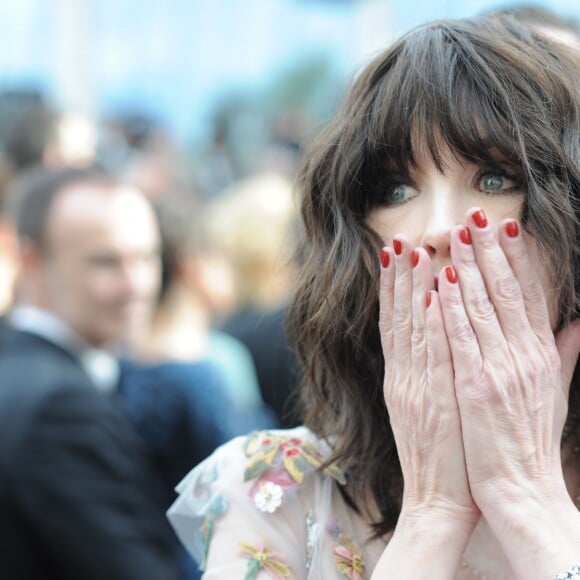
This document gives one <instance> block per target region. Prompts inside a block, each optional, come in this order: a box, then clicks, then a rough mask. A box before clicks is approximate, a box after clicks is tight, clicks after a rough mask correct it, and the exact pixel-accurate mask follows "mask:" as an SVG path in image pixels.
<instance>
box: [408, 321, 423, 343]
mask: <svg viewBox="0 0 580 580" xmlns="http://www.w3.org/2000/svg"><path fill="white" fill-rule="evenodd" d="M424 344H425V327H424V326H423V325H415V326H414V327H413V332H412V334H411V345H412V346H414V347H422V346H423V345H424Z"/></svg>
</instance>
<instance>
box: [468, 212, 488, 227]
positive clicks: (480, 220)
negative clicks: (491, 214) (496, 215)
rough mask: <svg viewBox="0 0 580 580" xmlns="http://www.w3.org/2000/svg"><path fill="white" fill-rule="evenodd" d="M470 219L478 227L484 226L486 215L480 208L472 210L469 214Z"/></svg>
mask: <svg viewBox="0 0 580 580" xmlns="http://www.w3.org/2000/svg"><path fill="white" fill-rule="evenodd" d="M471 219H472V220H473V223H474V224H475V225H476V226H477V227H478V228H484V227H485V226H486V225H487V217H486V215H485V213H484V211H483V210H482V209H478V210H477V211H474V212H473V213H472V214H471Z"/></svg>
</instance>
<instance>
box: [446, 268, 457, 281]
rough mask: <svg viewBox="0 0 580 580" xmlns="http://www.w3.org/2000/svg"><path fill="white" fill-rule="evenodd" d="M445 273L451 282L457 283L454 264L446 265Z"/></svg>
mask: <svg viewBox="0 0 580 580" xmlns="http://www.w3.org/2000/svg"><path fill="white" fill-rule="evenodd" d="M445 275H446V276H447V280H449V282H451V284H455V283H457V272H456V271H455V268H454V267H453V266H445Z"/></svg>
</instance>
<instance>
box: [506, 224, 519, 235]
mask: <svg viewBox="0 0 580 580" xmlns="http://www.w3.org/2000/svg"><path fill="white" fill-rule="evenodd" d="M505 233H506V234H507V235H508V236H509V237H510V238H517V237H518V234H519V233H520V227H519V226H518V222H517V221H516V220H512V221H511V222H508V223H507V224H506V225H505Z"/></svg>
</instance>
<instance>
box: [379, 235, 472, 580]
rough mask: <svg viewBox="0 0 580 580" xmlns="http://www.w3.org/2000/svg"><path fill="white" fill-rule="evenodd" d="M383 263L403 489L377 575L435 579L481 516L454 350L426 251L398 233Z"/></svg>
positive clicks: (454, 562)
mask: <svg viewBox="0 0 580 580" xmlns="http://www.w3.org/2000/svg"><path fill="white" fill-rule="evenodd" d="M381 262H382V268H381V282H380V296H379V299H380V321H379V326H380V331H381V341H382V345H383V354H384V357H385V382H384V396H385V402H386V405H387V409H388V411H389V417H390V421H391V427H392V429H393V434H394V436H395V441H396V444H397V450H398V453H399V459H400V462H401V468H402V471H403V478H404V493H403V505H402V509H401V515H400V517H399V520H398V522H397V526H396V528H395V531H394V534H393V536H392V538H391V540H390V542H389V543H388V545H387V547H386V548H385V551H384V552H383V554H382V556H381V558H380V559H379V561H378V563H377V565H376V567H375V569H374V570H373V575H372V578H373V579H374V578H377V579H382V578H421V577H423V576H425V575H426V574H427V573H426V572H425V570H428V575H429V577H430V578H432V579H433V580H448V579H449V578H453V577H455V573H456V571H457V568H458V566H459V562H460V561H461V556H462V554H463V551H464V549H465V547H466V545H467V542H468V541H469V538H470V536H471V533H472V531H473V528H474V527H475V524H476V523H477V521H478V519H479V516H480V513H479V510H478V509H477V506H476V505H475V503H474V501H473V499H472V497H471V494H470V491H469V484H468V481H467V471H466V467H465V458H464V454H463V442H462V439H461V423H460V418H459V410H458V408H457V402H456V400H455V392H454V386H453V367H452V364H451V353H450V351H449V345H448V344H447V338H446V336H445V329H444V325H443V317H442V313H441V309H440V306H439V300H438V297H437V293H436V292H435V291H434V290H433V268H432V265H431V261H430V259H429V256H428V255H427V253H426V252H425V251H424V250H422V249H419V250H416V251H415V252H413V250H412V248H411V246H410V245H409V243H408V241H407V240H406V239H405V238H404V237H403V236H396V237H395V240H394V243H393V248H384V249H383V251H382V253H381ZM427 293H428V294H427ZM427 295H429V298H430V304H429V306H427V301H426V296H427ZM426 312H427V315H426ZM426 562H427V563H428V568H425V563H426Z"/></svg>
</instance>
